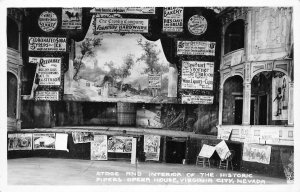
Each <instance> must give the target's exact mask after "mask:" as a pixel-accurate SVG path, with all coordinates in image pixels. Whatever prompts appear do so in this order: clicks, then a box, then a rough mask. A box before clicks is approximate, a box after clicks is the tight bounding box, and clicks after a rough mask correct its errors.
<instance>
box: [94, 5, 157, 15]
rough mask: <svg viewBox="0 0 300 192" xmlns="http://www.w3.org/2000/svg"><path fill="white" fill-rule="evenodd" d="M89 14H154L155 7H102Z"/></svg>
mask: <svg viewBox="0 0 300 192" xmlns="http://www.w3.org/2000/svg"><path fill="white" fill-rule="evenodd" d="M91 13H99V14H107V13H118V14H155V7H104V8H95V9H93V10H91Z"/></svg>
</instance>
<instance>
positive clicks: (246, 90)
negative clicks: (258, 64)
mask: <svg viewBox="0 0 300 192" xmlns="http://www.w3.org/2000/svg"><path fill="white" fill-rule="evenodd" d="M250 69H251V64H250V63H246V64H245V78H244V83H243V125H250V110H251V70H250Z"/></svg>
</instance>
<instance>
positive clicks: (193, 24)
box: [188, 15, 207, 35]
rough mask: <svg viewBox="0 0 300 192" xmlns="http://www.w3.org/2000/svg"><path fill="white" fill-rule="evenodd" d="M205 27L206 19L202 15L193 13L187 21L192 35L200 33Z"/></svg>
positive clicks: (203, 31)
mask: <svg viewBox="0 0 300 192" xmlns="http://www.w3.org/2000/svg"><path fill="white" fill-rule="evenodd" d="M206 29H207V21H206V19H205V18H204V17H203V16H202V15H194V16H192V17H191V18H190V19H189V21H188V30H189V32H190V33H191V34H193V35H202V34H203V33H205V31H206Z"/></svg>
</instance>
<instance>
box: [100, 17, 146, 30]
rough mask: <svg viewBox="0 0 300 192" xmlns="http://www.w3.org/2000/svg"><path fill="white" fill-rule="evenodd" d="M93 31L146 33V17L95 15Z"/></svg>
mask: <svg viewBox="0 0 300 192" xmlns="http://www.w3.org/2000/svg"><path fill="white" fill-rule="evenodd" d="M95 32H115V33H148V19H125V18H100V17H96V19H95Z"/></svg>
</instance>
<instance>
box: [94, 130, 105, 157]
mask: <svg viewBox="0 0 300 192" xmlns="http://www.w3.org/2000/svg"><path fill="white" fill-rule="evenodd" d="M91 160H107V135H94V141H92V142H91Z"/></svg>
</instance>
